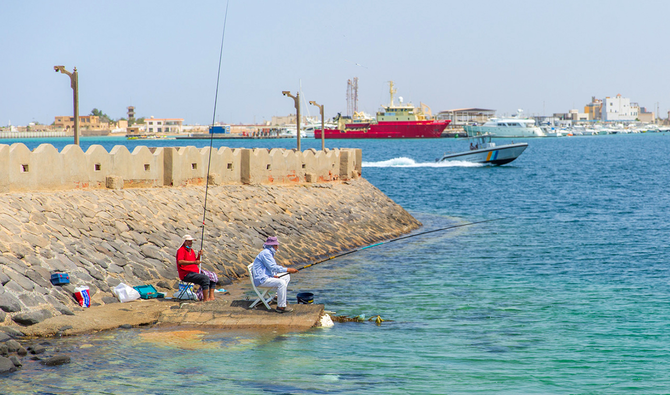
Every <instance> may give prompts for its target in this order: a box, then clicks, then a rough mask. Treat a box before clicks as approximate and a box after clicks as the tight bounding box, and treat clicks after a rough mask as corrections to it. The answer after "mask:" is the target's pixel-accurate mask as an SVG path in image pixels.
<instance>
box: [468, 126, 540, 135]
mask: <svg viewBox="0 0 670 395" xmlns="http://www.w3.org/2000/svg"><path fill="white" fill-rule="evenodd" d="M463 130H464V131H465V132H466V133H467V134H468V136H476V135H478V134H489V135H491V136H492V137H547V135H546V133H544V132H543V131H542V129H540V128H538V127H536V126H535V127H497V126H464V127H463Z"/></svg>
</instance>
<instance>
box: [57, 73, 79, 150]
mask: <svg viewBox="0 0 670 395" xmlns="http://www.w3.org/2000/svg"><path fill="white" fill-rule="evenodd" d="M54 71H55V72H56V73H58V72H59V71H60V72H61V73H63V74H67V75H68V76H69V77H70V86H71V87H72V94H73V96H74V145H79V73H78V72H77V68H76V67H75V68H74V71H73V72H72V73H70V72H69V71H67V70H65V66H54Z"/></svg>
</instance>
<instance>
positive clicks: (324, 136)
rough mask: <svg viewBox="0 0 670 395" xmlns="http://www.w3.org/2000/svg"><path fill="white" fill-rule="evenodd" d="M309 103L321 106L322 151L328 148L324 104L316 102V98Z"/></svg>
mask: <svg viewBox="0 0 670 395" xmlns="http://www.w3.org/2000/svg"><path fill="white" fill-rule="evenodd" d="M309 104H311V105H313V106H317V107H319V111H320V112H321V151H325V150H326V129H324V127H323V126H324V122H323V104H316V102H315V101H314V100H312V101H311V102H309Z"/></svg>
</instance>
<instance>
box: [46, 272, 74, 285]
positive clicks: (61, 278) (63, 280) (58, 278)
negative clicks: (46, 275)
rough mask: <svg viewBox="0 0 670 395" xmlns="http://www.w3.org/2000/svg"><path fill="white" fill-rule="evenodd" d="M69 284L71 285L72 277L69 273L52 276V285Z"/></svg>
mask: <svg viewBox="0 0 670 395" xmlns="http://www.w3.org/2000/svg"><path fill="white" fill-rule="evenodd" d="M69 283H70V275H69V274H67V273H54V274H52V275H51V284H53V285H61V284H69Z"/></svg>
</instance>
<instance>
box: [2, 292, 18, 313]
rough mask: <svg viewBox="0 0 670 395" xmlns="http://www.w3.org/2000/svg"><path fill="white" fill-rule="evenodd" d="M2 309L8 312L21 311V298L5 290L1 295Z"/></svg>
mask: <svg viewBox="0 0 670 395" xmlns="http://www.w3.org/2000/svg"><path fill="white" fill-rule="evenodd" d="M0 310H2V311H6V312H7V313H15V312H17V311H21V302H19V299H18V298H17V297H16V296H14V295H12V294H10V293H9V292H5V293H4V294H2V295H0Z"/></svg>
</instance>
